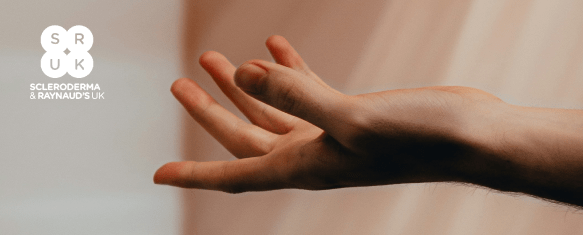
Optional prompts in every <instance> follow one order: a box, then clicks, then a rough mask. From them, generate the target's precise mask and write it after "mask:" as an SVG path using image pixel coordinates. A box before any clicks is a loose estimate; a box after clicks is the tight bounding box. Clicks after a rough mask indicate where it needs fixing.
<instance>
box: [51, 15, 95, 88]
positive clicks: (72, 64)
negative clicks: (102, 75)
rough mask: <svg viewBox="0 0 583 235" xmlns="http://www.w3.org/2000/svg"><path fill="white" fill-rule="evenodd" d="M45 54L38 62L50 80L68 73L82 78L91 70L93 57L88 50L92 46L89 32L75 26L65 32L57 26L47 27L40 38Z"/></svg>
mask: <svg viewBox="0 0 583 235" xmlns="http://www.w3.org/2000/svg"><path fill="white" fill-rule="evenodd" d="M40 43H41V45H42V47H43V49H45V51H46V52H45V54H44V55H43V57H42V58H41V60H40V67H41V69H42V71H43V72H44V73H45V75H47V76H48V77H51V78H60V77H62V76H63V75H65V73H69V75H71V76H72V77H74V78H84V77H86V76H87V75H89V73H91V70H93V57H91V55H90V54H89V49H91V46H93V34H92V33H91V30H89V29H88V28H87V27H85V26H82V25H76V26H73V27H71V28H70V29H69V30H65V29H64V28H63V27H61V26H58V25H52V26H49V27H47V28H46V29H45V30H44V31H43V32H42V34H41V36H40Z"/></svg>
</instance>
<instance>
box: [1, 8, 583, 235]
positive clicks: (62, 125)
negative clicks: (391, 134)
mask: <svg viewBox="0 0 583 235" xmlns="http://www.w3.org/2000/svg"><path fill="white" fill-rule="evenodd" d="M55 24H56V25H61V26H63V27H64V28H65V29H68V28H70V27H72V26H74V25H78V24H79V25H84V26H86V27H88V28H89V29H90V30H91V31H92V33H93V35H94V40H95V41H94V44H93V47H92V48H91V50H90V51H89V53H90V54H91V55H92V57H93V59H94V68H93V71H92V72H91V74H90V75H89V76H87V77H86V78H83V79H75V78H72V77H70V76H69V75H65V76H63V77H62V78H58V79H51V78H48V77H46V76H45V75H44V74H43V73H42V71H41V69H40V66H39V65H40V58H41V57H42V55H43V54H44V50H43V49H42V47H41V45H40V40H39V39H40V34H41V33H42V31H43V30H44V29H45V28H46V27H48V26H50V25H55ZM0 29H1V30H0V234H179V235H190V234H581V233H583V215H582V214H581V211H578V210H576V209H573V208H569V207H566V206H561V205H557V204H552V203H548V202H545V201H542V200H538V199H534V198H530V197H526V196H520V195H508V194H500V193H497V192H494V191H491V190H488V189H482V188H478V187H473V186H463V185H453V184H409V185H390V186H379V187H367V188H350V189H338V190H329V191H320V192H311V191H302V190H279V191H274V192H262V193H244V194H238V195H229V194H225V193H220V192H211V191H204V190H184V189H175V188H171V187H168V186H157V185H154V184H153V183H152V175H153V173H154V172H155V170H156V169H157V168H158V167H159V166H161V165H162V164H163V163H165V162H168V161H178V160H197V161H209V160H232V159H234V158H233V157H232V156H231V155H230V154H229V153H228V152H227V151H226V150H225V149H224V148H223V147H222V146H220V144H219V143H218V142H217V141H215V140H214V139H213V138H212V137H211V136H210V135H209V134H207V133H206V132H205V131H204V129H202V128H201V127H200V126H198V124H196V122H195V121H194V120H192V119H191V118H190V117H189V116H188V114H187V113H186V112H185V111H183V110H182V107H180V105H179V104H178V102H176V101H175V100H174V98H173V97H172V95H171V94H170V92H169V88H170V85H171V83H172V82H173V81H174V80H175V79H177V78H179V77H182V76H185V77H189V78H191V79H193V80H195V81H197V82H198V83H199V84H200V85H201V86H202V87H203V88H205V89H206V90H207V91H209V93H210V94H211V95H213V96H214V97H215V98H216V99H217V100H218V101H219V103H221V104H222V105H223V106H225V107H226V108H227V109H229V110H231V111H233V112H234V113H236V114H237V115H238V116H240V117H243V115H241V113H240V112H238V111H237V110H236V108H235V106H234V105H232V104H231V103H230V102H229V101H228V99H227V98H226V97H225V96H224V95H223V94H222V93H221V92H220V90H219V89H218V87H217V86H216V85H215V84H214V83H213V81H212V79H211V78H210V77H209V76H208V75H207V74H205V73H204V71H203V69H202V68H201V67H200V66H199V65H198V63H197V60H198V56H200V54H202V53H203V52H204V51H207V50H215V51H219V52H221V53H223V54H225V55H226V56H227V57H228V58H229V59H230V60H231V62H233V63H234V64H235V65H240V64H241V63H243V62H244V61H246V60H249V59H257V58H259V59H266V60H271V58H270V57H269V53H268V51H267V50H266V48H265V46H264V41H265V39H267V37H268V36H270V35H273V34H279V35H282V36H284V37H286V38H287V39H288V40H289V41H290V43H291V44H292V45H293V46H294V47H295V48H296V50H298V52H299V53H300V54H301V55H302V56H303V58H304V60H305V61H306V62H307V63H308V64H309V65H310V67H311V68H312V70H314V72H316V73H317V74H318V75H319V76H320V77H321V78H322V79H323V80H324V81H325V82H327V83H328V84H330V85H331V86H332V87H334V88H336V89H338V90H340V91H342V92H344V93H347V94H359V93H367V92H373V91H379V90H388V89H397V88H413V87H422V86H434V85H461V86H471V87H476V88H479V89H483V90H485V91H487V92H490V93H493V94H494V95H497V96H498V97H500V98H502V99H503V100H505V101H506V102H509V103H512V104H517V105H525V106H537V107H555V108H574V109H582V108H583V92H581V90H582V88H583V1H580V0H557V1H548V0H511V1H508V0H494V1H493V0H475V1H461V0H441V1H405V0H402V1H389V0H371V1H366V2H362V1H348V0H334V1H332V0H323V1H308V0H295V1H268V0H249V1H225V0H223V1H221V0H215V1H211V0H206V1H148V2H145V1H112V0H106V1H66V0H54V1H30V0H27V1H4V0H3V1H2V8H0ZM53 82H57V83H75V82H86V83H98V84H99V85H100V87H101V91H102V92H105V100H30V98H29V95H30V90H29V85H30V83H53Z"/></svg>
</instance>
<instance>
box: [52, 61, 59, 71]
mask: <svg viewBox="0 0 583 235" xmlns="http://www.w3.org/2000/svg"><path fill="white" fill-rule="evenodd" d="M59 67H61V59H57V67H56V68H53V59H51V69H53V70H57V69H59Z"/></svg>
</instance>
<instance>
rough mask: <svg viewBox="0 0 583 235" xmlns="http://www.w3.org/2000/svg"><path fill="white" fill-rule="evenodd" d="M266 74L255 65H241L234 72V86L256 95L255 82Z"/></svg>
mask: <svg viewBox="0 0 583 235" xmlns="http://www.w3.org/2000/svg"><path fill="white" fill-rule="evenodd" d="M266 73H267V71H265V69H263V68H261V67H259V66H257V65H254V64H251V63H246V64H243V65H241V66H240V67H239V68H238V69H237V71H235V84H236V85H237V86H238V87H240V88H241V89H243V90H245V91H248V92H252V93H256V92H258V88H257V81H258V80H259V79H260V78H262V77H263V76H265V74H266Z"/></svg>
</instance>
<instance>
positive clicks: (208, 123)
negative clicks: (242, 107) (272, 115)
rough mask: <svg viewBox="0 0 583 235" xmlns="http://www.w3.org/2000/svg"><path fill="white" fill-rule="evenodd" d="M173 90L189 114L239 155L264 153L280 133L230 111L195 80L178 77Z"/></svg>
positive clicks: (249, 155)
mask: <svg viewBox="0 0 583 235" xmlns="http://www.w3.org/2000/svg"><path fill="white" fill-rule="evenodd" d="M171 90H172V93H173V94H174V96H175V97H176V99H178V101H180V103H181V104H182V105H183V106H184V108H186V110H187V111H188V113H189V114H190V116H192V117H193V118H194V120H196V121H197V122H198V123H199V124H200V125H201V126H202V127H203V128H204V129H205V130H206V131H207V132H209V133H210V134H211V135H212V136H213V137H214V138H215V139H217V140H218V141H219V142H220V143H221V144H222V145H223V146H225V148H226V149H227V150H229V152H231V153H232V154H233V155H235V156H236V157H238V158H245V157H252V156H261V155H264V154H266V153H268V152H269V151H271V149H272V147H273V141H274V139H275V138H276V137H277V135H275V134H273V133H271V132H268V131H266V130H264V129H261V128H259V127H257V126H255V125H251V124H248V123H246V122H245V121H243V120H241V119H240V118H238V117H237V116H235V115H234V114H232V113H231V112H229V111H227V110H226V109H225V108H223V107H222V106H221V105H219V104H218V103H217V101H215V99H213V98H212V97H211V96H210V95H209V94H208V93H206V92H205V91H204V90H203V89H202V88H200V86H198V84H196V83H195V82H194V81H192V80H190V79H187V78H181V79H178V80H176V81H175V82H174V84H172V89H171Z"/></svg>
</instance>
